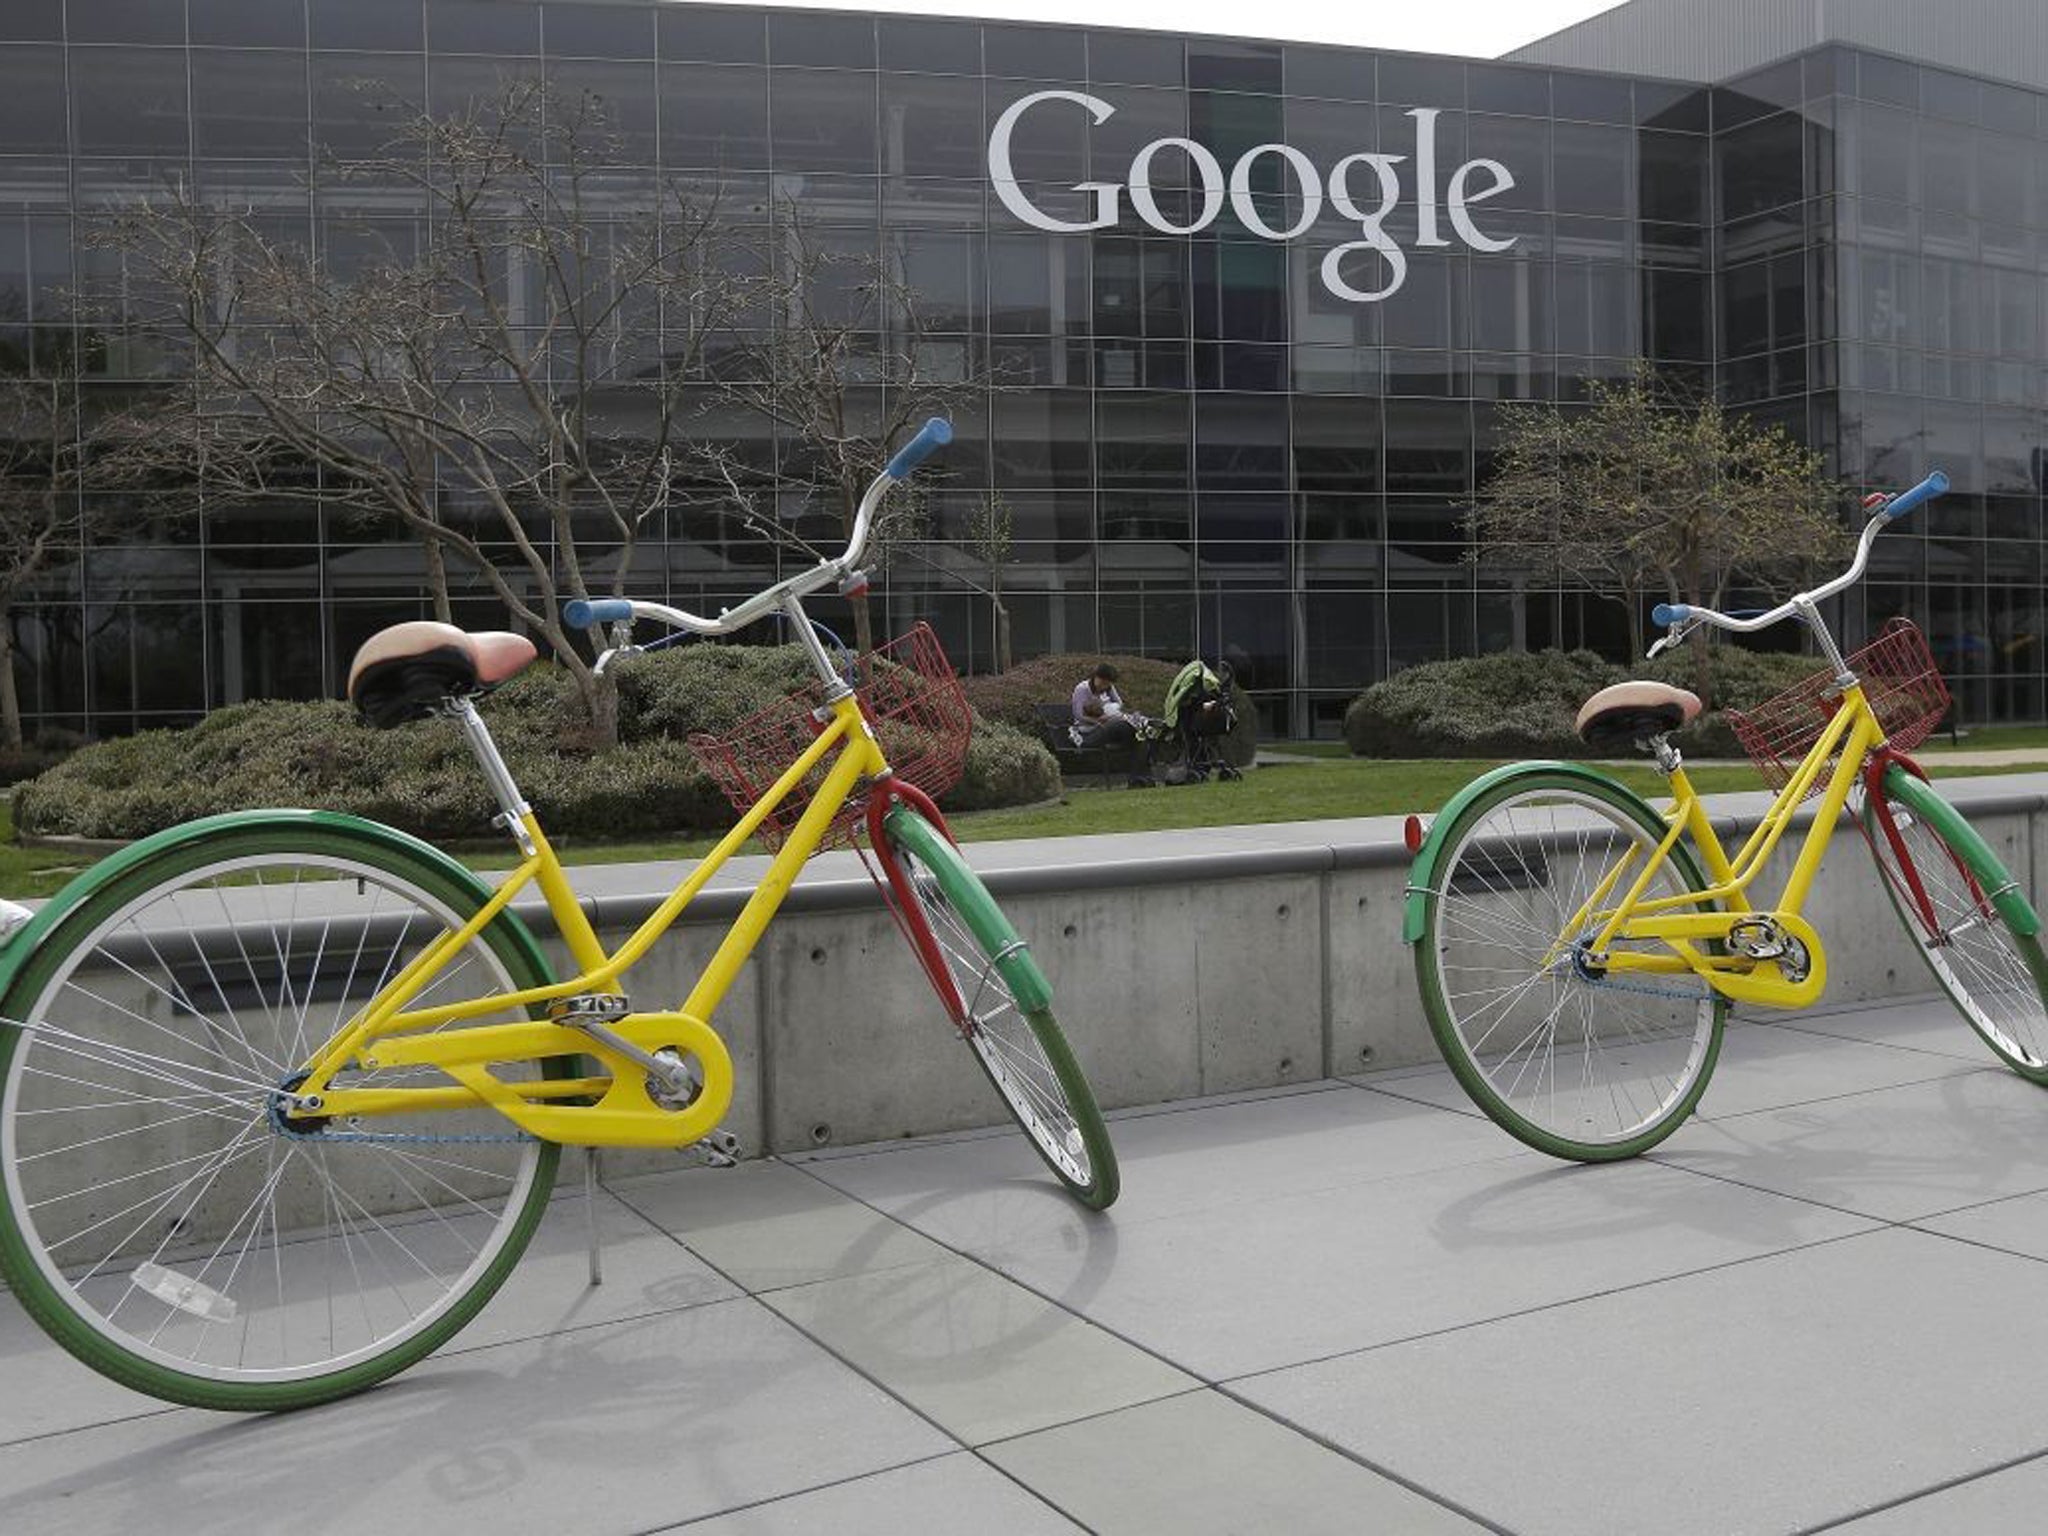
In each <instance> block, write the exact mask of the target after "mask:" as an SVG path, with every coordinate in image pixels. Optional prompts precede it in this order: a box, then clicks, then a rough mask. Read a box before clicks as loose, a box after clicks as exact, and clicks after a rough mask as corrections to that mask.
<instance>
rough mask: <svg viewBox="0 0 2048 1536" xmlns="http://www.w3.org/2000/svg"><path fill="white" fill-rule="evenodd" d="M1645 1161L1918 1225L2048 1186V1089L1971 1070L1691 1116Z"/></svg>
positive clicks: (2007, 1076) (2004, 1074) (1993, 1072)
mask: <svg viewBox="0 0 2048 1536" xmlns="http://www.w3.org/2000/svg"><path fill="white" fill-rule="evenodd" d="M1708 1091H1709V1092H1711V1091H1712V1090H1711V1089H1709V1090H1708ZM1649 1155H1650V1157H1651V1158H1653V1159H1654V1160H1656V1161H1658V1162H1661V1163H1666V1164H1669V1165H1670V1166H1672V1167H1677V1168H1686V1169H1690V1170H1692V1171H1694V1172H1697V1173H1704V1174H1709V1175H1712V1176H1713V1177H1715V1178H1722V1179H1729V1180H1733V1181H1734V1182H1736V1183H1739V1184H1743V1185H1747V1186H1748V1187H1750V1188H1752V1189H1767V1190H1774V1191H1776V1192H1778V1193H1780V1194H1786V1195H1791V1196H1794V1197H1795V1198H1797V1199H1801V1200H1810V1201H1814V1202H1816V1203H1818V1204H1821V1205H1828V1206H1833V1207H1835V1208H1836V1209H1839V1210H1844V1211H1854V1212H1857V1213H1859V1214H1861V1215H1865V1216H1871V1217H1875V1218H1877V1219H1879V1220H1881V1221H1912V1220H1915V1219H1916V1218H1919V1217H1922V1216H1931V1215H1934V1214H1935V1213H1937V1212H1940V1211H1952V1210H1956V1209H1959V1208H1960V1207H1963V1206H1970V1205H1981V1204H1983V1203H1984V1202H1986V1201H1988V1200H1996V1199H1999V1198H2001V1197H2004V1196H2010V1195H2023V1194H2031V1193H2033V1192H2035V1191H2037V1190H2043V1189H2048V1092H2044V1091H2043V1090H2042V1089H2040V1088H2038V1087H2035V1086H2034V1085H2033V1084H2031V1083H2029V1082H2026V1081H2025V1080H2024V1079H2022V1078H2020V1077H2018V1076H2016V1075H2015V1074H2013V1073H2011V1072H2007V1071H2005V1070H2004V1069H2002V1068H1992V1069H1987V1070H1984V1071H1977V1072H1966V1073H1963V1074H1961V1075H1960V1076H1956V1077H1945V1078H1941V1079H1939V1080H1937V1081H1935V1082H1929V1083H1909V1084H1906V1085H1905V1086H1903V1087H1898V1088H1883V1089H1878V1090H1875V1091H1873V1092H1870V1093H1865V1094H1859V1095H1857V1096H1855V1097H1854V1098H1848V1099H1839V1100H1830V1101H1826V1102H1823V1103H1817V1104H1806V1105H1798V1106H1794V1107H1792V1108H1789V1109H1779V1110H1766V1111H1763V1112H1761V1113H1758V1114H1752V1115H1742V1116H1739V1117H1737V1118H1734V1119H1722V1120H1712V1121H1709V1120H1693V1121H1690V1122H1688V1123H1687V1124H1686V1125H1684V1126H1682V1127H1681V1128H1680V1129H1679V1130H1678V1131H1677V1132H1676V1133H1675V1134H1674V1135H1673V1136H1672V1137H1671V1139H1670V1140H1669V1141H1666V1142H1665V1143H1664V1144H1663V1145H1662V1146H1660V1147H1658V1148H1657V1149H1656V1150H1655V1151H1653V1152H1652V1153H1650V1154H1649Z"/></svg>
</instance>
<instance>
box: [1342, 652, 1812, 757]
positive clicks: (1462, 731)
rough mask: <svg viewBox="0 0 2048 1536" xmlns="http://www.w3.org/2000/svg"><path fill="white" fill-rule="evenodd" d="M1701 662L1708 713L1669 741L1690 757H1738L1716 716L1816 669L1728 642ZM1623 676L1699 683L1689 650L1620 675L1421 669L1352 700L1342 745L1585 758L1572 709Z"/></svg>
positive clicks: (1573, 665) (1502, 665)
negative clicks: (1704, 664)
mask: <svg viewBox="0 0 2048 1536" xmlns="http://www.w3.org/2000/svg"><path fill="white" fill-rule="evenodd" d="M1699 643H1700V642H1699V641H1697V640H1695V641H1693V642H1692V645H1698V644H1699ZM1707 656H1708V693H1707V696H1708V698H1709V700H1710V702H1711V703H1712V704H1713V705H1714V706H1715V707H1714V708H1713V709H1711V710H1710V711H1709V712H1708V713H1707V714H1706V715H1705V716H1704V717H1703V718H1702V719H1700V720H1699V721H1697V722H1695V723H1694V724H1693V725H1692V726H1691V727H1689V728H1688V729H1686V730H1684V731H1682V732H1680V733H1678V734H1677V735H1676V736H1674V737H1673V738H1672V739H1673V740H1674V741H1675V742H1676V743H1677V745H1678V747H1679V748H1680V750H1682V751H1684V752H1686V753H1688V754H1690V755H1692V756H1695V757H1739V756H1741V755H1742V749H1741V747H1740V745H1739V744H1738V743H1737V742H1736V740H1735V733H1734V731H1733V730H1732V729H1731V728H1730V727H1729V725H1728V722H1727V721H1726V720H1725V719H1724V718H1723V716H1722V715H1721V710H1722V709H1728V708H1732V709H1753V708H1755V707H1756V706H1757V705H1758V704H1761V703H1763V702H1764V701H1765V700H1767V699H1769V698H1772V697H1774V696H1775V695H1777V694H1779V693H1781V692H1783V691H1784V690H1785V689H1787V688H1789V687H1791V686H1792V685H1793V684H1794V683H1797V682H1799V681H1801V680H1802V679H1804V678H1806V677H1808V676H1810V675H1811V674H1812V673H1813V672H1814V671H1815V670H1816V669H1818V668H1819V667H1821V666H1823V665H1824V663H1822V662H1820V661H1818V660H1817V659H1816V658H1814V657H1811V656H1797V655H1786V654H1783V653H1777V652H1765V651H1750V650H1745V649H1743V648H1742V647H1740V646H1735V645H1714V646H1712V647H1711V649H1710V650H1709V651H1708V652H1707ZM1625 677H1651V678H1656V679H1657V680H1659V681H1661V682H1667V683H1671V684H1673V685H1675V686H1677V687H1680V688H1688V689H1692V690H1693V691H1695V692H1697V691H1698V690H1699V688H1700V686H1701V679H1700V666H1699V659H1698V657H1696V656H1695V655H1694V654H1693V651H1692V646H1687V647H1684V648H1681V649H1680V650H1679V651H1677V652H1676V653H1669V652H1667V653H1666V654H1665V655H1663V656H1660V657H1658V658H1657V659H1656V660H1655V661H1640V662H1637V663H1636V664H1635V666H1634V667H1632V668H1630V669H1628V670H1627V671H1624V670H1623V669H1622V668H1620V667H1617V666H1614V665H1612V664H1611V663H1609V662H1606V661H1603V660H1601V659H1600V658H1599V657H1598V656H1596V655H1594V654H1593V653H1592V652H1591V651H1569V652H1566V651H1535V652H1526V653H1524V652H1509V653H1503V654H1500V655H1494V656H1476V657H1471V658H1468V659H1465V660H1459V661H1437V662H1427V663H1425V664H1423V665H1421V666H1417V667H1410V668H1408V669H1407V670H1406V671H1403V672H1397V673H1395V674H1394V676H1392V677H1390V678H1388V679H1386V680H1385V681H1384V682H1379V683H1375V684H1373V685H1372V687H1370V688H1368V689H1366V690H1365V692H1364V693H1362V694H1360V695H1359V696H1358V698H1357V699H1355V700H1353V701H1352V704H1351V707H1350V709H1348V710H1347V711H1346V712H1345V715H1344V739H1345V741H1346V743H1347V744H1348V745H1349V746H1350V748H1351V750H1352V752H1354V753H1355V754H1357V755H1358V756H1361V757H1507V758H1514V757H1585V756H1587V755H1589V751H1588V748H1587V747H1586V745H1585V743H1584V742H1582V741H1580V740H1579V738H1578V734H1577V732H1576V731H1575V730H1574V729H1573V728H1572V727H1573V721H1574V720H1575V719H1576V718H1577V715H1578V711H1579V706H1580V705H1581V704H1583V703H1585V701H1586V700H1587V699H1588V698H1590V697H1591V696H1592V695H1593V694H1594V693H1596V692H1598V691H1599V690H1600V689H1602V688H1605V687H1607V686H1608V685H1609V684H1611V683H1618V682H1620V681H1622V680H1623V679H1624V678H1625Z"/></svg>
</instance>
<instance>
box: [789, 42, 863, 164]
mask: <svg viewBox="0 0 2048 1536" xmlns="http://www.w3.org/2000/svg"><path fill="white" fill-rule="evenodd" d="M806 19H810V18H808V17H807V18H806ZM768 89H769V92H770V100H771V102H772V103H773V115H772V118H771V121H772V122H773V124H774V142H775V168H776V169H777V170H779V171H864V172H868V173H870V174H872V173H873V171H874V169H875V77H874V76H873V75H871V74H860V73H856V72H853V71H850V70H834V69H790V70H783V69H776V70H770V71H769V86H768Z"/></svg>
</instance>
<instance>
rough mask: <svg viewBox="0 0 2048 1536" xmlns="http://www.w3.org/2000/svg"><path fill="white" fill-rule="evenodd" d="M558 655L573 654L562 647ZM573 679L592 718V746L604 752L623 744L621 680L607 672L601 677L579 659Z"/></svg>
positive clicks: (587, 712)
mask: <svg viewBox="0 0 2048 1536" xmlns="http://www.w3.org/2000/svg"><path fill="white" fill-rule="evenodd" d="M556 654H557V655H563V654H573V652H569V651H568V650H567V648H566V647H558V648H557V651H556ZM570 675H571V676H573V677H574V678H575V679H576V693H577V696H578V697H579V698H581V699H582V701H583V709H584V712H585V713H586V714H588V715H589V716H590V744H591V746H593V747H595V748H597V749H599V750H600V751H601V750H603V749H605V748H608V747H616V746H617V745H618V744H619V685H618V680H617V679H616V678H615V677H613V676H612V674H611V673H609V672H607V673H605V674H604V675H603V676H599V675H598V674H597V673H596V672H594V671H592V670H591V669H590V668H589V667H588V666H585V665H584V664H583V662H582V661H581V659H580V658H579V659H578V660H577V661H576V662H575V664H574V665H573V666H572V667H571V668H570Z"/></svg>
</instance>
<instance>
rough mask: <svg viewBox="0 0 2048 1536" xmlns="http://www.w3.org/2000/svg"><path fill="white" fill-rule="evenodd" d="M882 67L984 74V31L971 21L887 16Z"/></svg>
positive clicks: (931, 72) (883, 23) (950, 73)
mask: <svg viewBox="0 0 2048 1536" xmlns="http://www.w3.org/2000/svg"><path fill="white" fill-rule="evenodd" d="M881 34H882V36H881V41H882V68H884V69H915V70H921V71H923V72H925V73H927V74H942V75H978V74H980V73H981V28H980V27H979V26H977V25H976V24H975V23H974V22H971V21H941V20H939V19H938V18H936V17H927V16H884V17H883V18H882V24H881Z"/></svg>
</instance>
